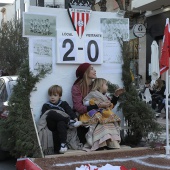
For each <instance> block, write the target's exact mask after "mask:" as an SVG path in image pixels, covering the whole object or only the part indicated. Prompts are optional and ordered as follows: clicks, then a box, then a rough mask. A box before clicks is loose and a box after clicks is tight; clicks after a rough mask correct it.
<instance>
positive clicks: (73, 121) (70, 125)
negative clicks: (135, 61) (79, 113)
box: [69, 120, 83, 127]
mask: <svg viewBox="0 0 170 170" xmlns="http://www.w3.org/2000/svg"><path fill="white" fill-rule="evenodd" d="M82 124H83V123H82V122H81V121H75V120H70V122H69V127H79V126H81V125H82Z"/></svg>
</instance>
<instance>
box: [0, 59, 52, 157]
mask: <svg viewBox="0 0 170 170" xmlns="http://www.w3.org/2000/svg"><path fill="white" fill-rule="evenodd" d="M50 70H51V68H49V67H45V66H42V67H40V68H39V73H38V74H37V75H33V74H32V72H30V71H29V64H28V61H26V62H24V63H23V65H22V66H21V68H20V71H19V74H18V75H19V77H18V80H17V85H16V86H14V88H13V94H12V96H11V98H10V100H9V116H8V118H7V119H6V120H4V121H1V122H0V129H1V131H2V133H4V134H6V138H5V140H4V141H2V146H5V147H7V148H9V149H10V153H11V155H13V156H15V157H16V158H18V157H20V156H29V157H41V154H40V149H39V146H38V140H37V136H36V132H35V128H34V123H33V119H32V114H31V108H30V93H31V92H32V91H33V90H36V89H35V84H36V83H37V82H39V81H40V80H41V78H43V77H44V76H45V74H46V73H48V72H49V71H50ZM6 139H7V140H6Z"/></svg>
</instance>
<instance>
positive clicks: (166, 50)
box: [160, 23, 170, 74]
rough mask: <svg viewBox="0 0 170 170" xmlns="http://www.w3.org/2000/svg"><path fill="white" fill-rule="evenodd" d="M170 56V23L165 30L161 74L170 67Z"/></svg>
mask: <svg viewBox="0 0 170 170" xmlns="http://www.w3.org/2000/svg"><path fill="white" fill-rule="evenodd" d="M169 57H170V33H169V23H167V24H166V26H165V30H164V40H163V45H162V51H161V58H160V74H162V73H164V72H165V71H167V70H168V69H169Z"/></svg>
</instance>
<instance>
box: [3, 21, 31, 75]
mask: <svg viewBox="0 0 170 170" xmlns="http://www.w3.org/2000/svg"><path fill="white" fill-rule="evenodd" d="M0 44H1V45H0V54H1V55H0V65H1V67H0V69H5V70H6V71H7V73H8V74H9V75H15V74H16V73H17V71H18V70H19V69H20V66H21V64H22V63H23V61H24V60H25V59H26V58H28V39H27V38H24V37H22V21H17V20H11V21H8V22H7V23H4V24H3V25H2V27H1V28H0Z"/></svg>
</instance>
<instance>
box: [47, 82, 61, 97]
mask: <svg viewBox="0 0 170 170" xmlns="http://www.w3.org/2000/svg"><path fill="white" fill-rule="evenodd" d="M56 93H57V94H58V95H59V96H60V97H61V96H62V87H61V86H59V85H53V86H51V87H50V88H49V89H48V95H49V96H51V95H53V94H56Z"/></svg>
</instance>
